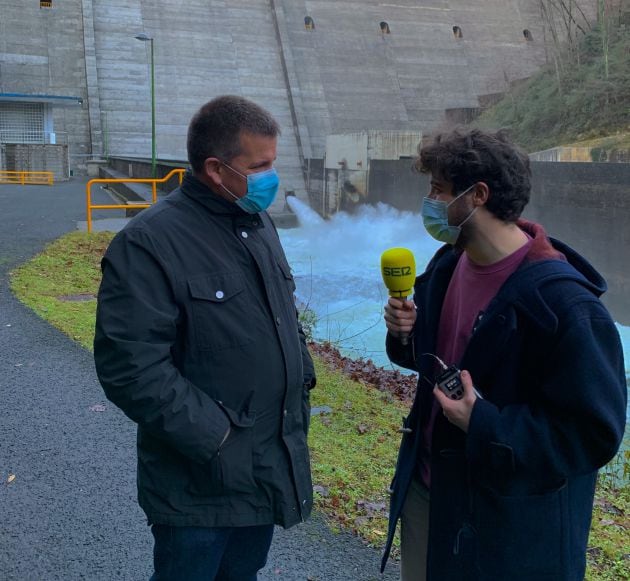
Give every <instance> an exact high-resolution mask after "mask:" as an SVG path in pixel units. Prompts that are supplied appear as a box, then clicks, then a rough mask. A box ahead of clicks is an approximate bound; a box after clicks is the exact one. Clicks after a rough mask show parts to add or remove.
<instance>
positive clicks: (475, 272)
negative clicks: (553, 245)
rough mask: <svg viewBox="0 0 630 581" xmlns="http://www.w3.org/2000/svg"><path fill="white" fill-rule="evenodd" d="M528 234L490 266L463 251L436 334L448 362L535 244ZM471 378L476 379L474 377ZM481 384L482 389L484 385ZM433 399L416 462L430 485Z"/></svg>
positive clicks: (441, 355) (452, 361) (457, 355)
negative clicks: (514, 247) (521, 242)
mask: <svg viewBox="0 0 630 581" xmlns="http://www.w3.org/2000/svg"><path fill="white" fill-rule="evenodd" d="M528 238H529V239H528V241H527V243H526V244H524V245H523V246H521V248H519V249H518V250H517V251H515V252H513V253H512V254H510V255H509V256H506V257H505V258H503V259H501V260H499V262H495V263H494V264H490V265H487V266H480V265H478V264H475V263H474V262H472V261H471V260H470V259H469V258H468V255H467V254H466V253H465V252H463V253H462V255H461V257H460V258H459V261H458V262H457V265H456V266H455V270H454V272H453V276H452V278H451V282H450V283H449V285H448V289H447V291H446V297H445V298H444V304H443V305H442V313H441V315H440V325H439V330H438V337H437V347H436V353H435V355H437V356H438V357H439V358H440V359H441V360H442V361H444V363H446V364H447V365H453V364H457V363H458V362H459V360H460V359H461V358H462V356H463V355H464V351H465V350H466V345H468V341H469V340H470V336H471V335H472V330H473V326H474V325H475V322H476V320H477V318H478V317H479V316H482V315H483V311H484V310H485V309H486V308H487V306H488V304H489V303H490V301H491V300H492V299H493V298H494V297H495V295H496V294H497V292H499V289H500V288H501V286H502V285H503V283H504V282H505V281H506V280H507V279H508V277H509V276H510V275H511V274H512V273H513V272H514V271H515V270H516V269H517V268H518V266H519V264H520V263H521V262H522V261H523V259H524V258H525V256H526V255H527V252H528V251H529V248H530V246H531V244H532V239H531V238H530V237H529V236H528ZM472 379H473V382H474V380H475V378H474V377H473V378H472ZM479 388H480V390H481V392H482V393H483V386H479ZM432 401H433V405H432V409H431V415H430V416H429V421H428V422H427V423H426V424H425V425H424V426H423V427H422V437H421V441H420V457H419V458H418V466H417V474H419V475H420V479H421V481H422V482H423V483H424V485H425V486H426V487H427V488H429V487H430V483H431V473H430V458H431V453H430V451H431V437H432V434H433V426H434V424H435V417H436V415H437V413H438V412H439V411H440V409H441V408H440V404H439V403H438V402H437V400H436V399H435V398H433V400H432Z"/></svg>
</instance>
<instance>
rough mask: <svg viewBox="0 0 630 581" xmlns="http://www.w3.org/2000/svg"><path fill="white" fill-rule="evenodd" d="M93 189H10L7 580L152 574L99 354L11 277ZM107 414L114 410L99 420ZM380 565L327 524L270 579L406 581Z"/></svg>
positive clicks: (3, 315)
mask: <svg viewBox="0 0 630 581" xmlns="http://www.w3.org/2000/svg"><path fill="white" fill-rule="evenodd" d="M84 191H85V189H84V183H83V182H81V181H79V180H75V181H71V182H69V183H66V184H59V185H55V186H53V187H47V186H26V187H19V186H7V185H0V216H1V218H0V220H1V221H0V226H1V227H0V579H1V580H2V581H13V580H15V581H31V580H33V581H40V580H46V581H49V580H54V579H59V580H64V581H72V580H75V579H88V580H103V581H109V580H114V579H124V580H142V579H145V580H146V579H148V577H149V575H150V572H151V535H150V531H149V529H148V527H147V526H146V523H145V520H144V516H143V514H142V512H141V511H140V509H139V508H138V506H137V504H136V500H135V497H136V490H135V429H134V426H133V425H132V424H131V422H130V421H129V420H127V418H125V417H124V416H123V414H122V413H121V412H119V411H118V410H117V409H116V408H114V407H113V406H112V405H111V404H110V403H109V402H107V401H106V400H105V397H104V395H103V393H102V391H101V388H100V386H99V385H98V382H97V380H96V376H95V373H94V368H93V362H92V356H91V354H90V353H89V352H88V351H86V350H85V349H83V348H81V347H80V346H79V345H77V344H76V343H74V342H72V341H71V340H70V339H68V338H67V337H66V336H65V335H63V334H62V333H60V332H58V331H57V330H55V329H54V328H52V327H51V326H50V325H48V324H47V323H46V322H44V321H43V320H41V319H39V318H38V317H37V316H35V315H34V314H33V313H32V312H31V311H30V310H28V309H26V308H25V307H23V306H22V305H21V304H20V303H19V302H18V301H17V300H16V299H15V298H14V296H13V295H12V293H11V292H10V290H9V288H8V273H9V271H10V270H11V268H13V267H15V266H17V265H19V264H20V263H22V262H24V261H25V260H27V259H28V258H30V257H31V256H33V255H34V254H36V253H37V252H39V251H40V250H41V249H42V248H43V246H44V245H45V244H46V243H47V242H49V241H51V240H53V239H55V238H57V237H59V236H61V235H62V234H64V233H66V232H69V231H71V230H74V229H76V228H77V223H78V222H80V221H84V220H85V209H84ZM96 195H97V197H98V196H101V195H104V194H102V193H97V194H96ZM99 201H100V200H99ZM102 201H103V202H105V201H106V200H105V199H103V200H102ZM106 216H107V217H111V216H116V213H115V212H110V213H108V214H105V213H104V212H103V211H102V212H101V213H100V217H106ZM96 217H97V218H98V217H99V214H97V215H96ZM95 404H104V405H105V406H106V409H105V411H104V412H102V413H99V412H93V411H90V407H91V406H94V405H95ZM9 474H14V475H15V480H14V481H13V482H11V483H10V484H7V479H8V476H9ZM379 557H380V555H379V552H378V551H375V550H372V549H369V548H367V547H365V546H363V545H362V544H361V543H360V542H359V541H358V540H357V539H355V538H353V537H351V536H349V535H345V534H343V535H334V534H332V533H331V532H330V531H329V530H328V529H327V527H326V526H325V525H324V524H323V523H322V520H321V518H318V517H315V518H314V519H312V520H311V521H310V522H308V523H306V524H304V525H300V526H298V527H294V528H293V529H291V530H289V531H282V530H278V532H277V534H276V537H275V539H274V544H273V546H272V551H271V553H270V556H269V562H268V566H267V567H266V569H265V570H264V571H263V573H262V574H261V576H260V578H261V579H264V580H269V579H283V580H296V581H298V580H301V581H305V580H307V579H312V580H317V581H329V580H330V581H337V580H339V581H344V580H357V581H358V580H360V581H368V580H370V579H387V580H393V579H397V578H398V567H397V566H396V565H395V564H390V566H388V569H387V574H386V575H385V576H383V577H381V576H380V575H379V574H378V562H379ZM182 581H185V580H182Z"/></svg>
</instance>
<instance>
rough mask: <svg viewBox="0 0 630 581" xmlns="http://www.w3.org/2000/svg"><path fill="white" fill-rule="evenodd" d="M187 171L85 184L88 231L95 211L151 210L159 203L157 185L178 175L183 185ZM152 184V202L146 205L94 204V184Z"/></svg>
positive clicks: (90, 228) (98, 180)
mask: <svg viewBox="0 0 630 581" xmlns="http://www.w3.org/2000/svg"><path fill="white" fill-rule="evenodd" d="M185 173H186V170H185V169H183V168H177V169H174V170H172V171H170V172H169V173H168V174H167V175H165V176H164V177H163V178H159V179H158V178H95V179H93V180H90V181H89V182H88V183H87V184H85V193H86V208H87V231H88V232H91V231H92V211H93V210H128V209H129V208H133V209H134V210H135V209H136V208H137V209H142V208H150V207H151V206H152V205H153V204H155V202H157V184H163V183H164V182H167V181H168V180H170V179H171V178H172V177H173V176H174V175H176V174H177V175H178V178H179V183H180V184H181V183H182V180H183V179H184V174H185ZM123 183H125V184H127V183H135V184H151V190H152V202H151V203H148V202H147V203H146V204H92V185H93V184H123Z"/></svg>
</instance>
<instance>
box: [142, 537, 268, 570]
mask: <svg viewBox="0 0 630 581" xmlns="http://www.w3.org/2000/svg"><path fill="white" fill-rule="evenodd" d="M151 532H152V533H153V538H154V539H155V545H154V547H153V565H154V568H155V573H153V576H152V577H151V579H150V581H256V579H257V575H256V574H257V573H258V571H259V570H260V569H262V568H263V567H264V566H265V563H266V562H267V553H268V552H269V547H270V546H271V538H272V536H273V525H263V526H254V527H212V528H205V527H172V526H166V525H153V526H152V527H151Z"/></svg>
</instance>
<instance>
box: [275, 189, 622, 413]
mask: <svg viewBox="0 0 630 581" xmlns="http://www.w3.org/2000/svg"><path fill="white" fill-rule="evenodd" d="M288 201H289V204H290V206H291V209H292V210H293V212H294V213H295V214H296V215H297V216H298V219H299V221H300V225H299V227H297V228H291V229H282V230H280V238H281V240H282V244H283V246H284V250H285V253H286V255H287V258H288V260H289V264H290V265H291V267H292V268H293V273H294V276H295V281H296V285H297V296H298V299H299V300H300V302H302V303H303V304H306V305H308V307H309V308H311V309H312V310H313V311H314V312H315V313H316V315H317V324H316V326H315V329H314V338H315V339H316V340H319V341H330V342H331V343H333V344H335V345H336V346H337V347H338V348H339V349H340V351H341V352H342V353H343V354H344V355H346V356H348V357H353V358H357V357H363V358H368V359H372V360H373V361H374V363H375V364H376V365H380V366H383V367H386V368H394V367H395V366H393V365H392V364H391V363H390V362H389V360H388V359H387V355H386V354H385V348H384V344H385V333H386V328H385V323H384V321H383V306H384V305H385V303H386V302H387V289H386V288H385V285H384V284H383V281H382V278H381V271H380V257H381V254H382V253H383V251H384V250H386V249H387V248H391V247H393V246H402V247H406V248H409V249H410V250H411V251H412V252H413V253H414V256H415V259H416V266H417V272H418V273H420V272H422V271H423V270H424V267H425V266H426V264H427V262H428V261H429V259H430V258H431V256H433V253H434V252H435V251H436V250H437V248H438V247H439V246H440V244H439V243H438V242H436V241H435V240H433V239H432V238H431V237H430V236H429V235H428V234H427V233H426V232H425V230H424V227H423V225H422V219H421V218H420V216H419V215H418V214H412V213H410V212H401V211H399V210H396V209H394V208H392V207H390V206H386V205H384V204H379V205H377V206H362V207H361V208H360V209H359V211H358V212H357V213H356V214H352V215H349V214H346V213H343V212H340V213H337V214H335V215H334V216H333V217H332V218H330V219H329V220H323V219H322V218H321V217H320V216H319V215H318V214H317V213H316V212H315V211H313V210H312V209H311V208H309V207H308V206H307V205H306V204H304V203H303V202H301V201H300V200H298V199H297V198H294V197H290V198H288ZM617 328H618V330H619V334H620V336H621V340H622V343H623V348H624V354H625V360H626V377H627V378H630V327H628V326H623V325H620V324H618V323H617ZM629 410H630V407H629ZM628 417H629V418H630V412H629V414H628Z"/></svg>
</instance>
